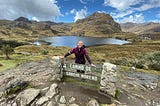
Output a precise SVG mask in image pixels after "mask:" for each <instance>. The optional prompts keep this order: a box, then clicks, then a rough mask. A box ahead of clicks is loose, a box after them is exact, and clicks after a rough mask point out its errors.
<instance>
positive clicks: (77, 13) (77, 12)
mask: <svg viewBox="0 0 160 106" xmlns="http://www.w3.org/2000/svg"><path fill="white" fill-rule="evenodd" d="M70 14H74V15H75V16H74V22H75V21H77V20H78V19H83V18H85V17H86V15H87V8H86V7H84V8H82V9H81V10H76V9H72V10H71V11H70Z"/></svg>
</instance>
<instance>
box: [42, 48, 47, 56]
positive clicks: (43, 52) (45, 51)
mask: <svg viewBox="0 0 160 106" xmlns="http://www.w3.org/2000/svg"><path fill="white" fill-rule="evenodd" d="M48 53H49V52H48V50H45V49H44V50H42V51H41V54H42V55H47V54H48Z"/></svg>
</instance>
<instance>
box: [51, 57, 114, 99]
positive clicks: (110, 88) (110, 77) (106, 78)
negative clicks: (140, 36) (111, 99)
mask: <svg viewBox="0 0 160 106" xmlns="http://www.w3.org/2000/svg"><path fill="white" fill-rule="evenodd" d="M51 62H52V64H53V68H54V69H53V70H54V71H56V75H55V76H53V77H56V76H59V75H60V77H57V78H62V77H63V72H62V71H63V68H62V66H61V64H62V60H61V59H60V58H59V56H54V57H53V58H52V60H51ZM116 69H117V68H116V65H114V64H111V63H104V64H103V70H102V74H101V80H100V91H101V92H104V93H106V94H109V95H111V96H115V91H116V79H117V76H116ZM53 79H55V78H53Z"/></svg>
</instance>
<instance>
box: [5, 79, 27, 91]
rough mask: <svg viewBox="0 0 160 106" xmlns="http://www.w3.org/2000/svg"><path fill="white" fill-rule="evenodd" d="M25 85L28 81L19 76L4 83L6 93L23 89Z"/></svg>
mask: <svg viewBox="0 0 160 106" xmlns="http://www.w3.org/2000/svg"><path fill="white" fill-rule="evenodd" d="M27 85H28V82H26V81H23V80H22V79H20V78H15V79H12V80H11V81H9V82H8V83H7V84H6V86H5V90H6V93H7V94H8V93H16V92H17V91H19V90H22V89H24V88H25V87H26V86H27Z"/></svg>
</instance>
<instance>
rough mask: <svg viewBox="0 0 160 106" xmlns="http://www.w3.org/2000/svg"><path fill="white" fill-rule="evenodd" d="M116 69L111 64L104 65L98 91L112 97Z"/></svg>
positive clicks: (114, 88)
mask: <svg viewBox="0 0 160 106" xmlns="http://www.w3.org/2000/svg"><path fill="white" fill-rule="evenodd" d="M116 70H117V67H116V65H114V64H111V63H104V64H103V70H102V75H101V81H100V91H102V92H104V93H108V94H109V95H112V96H114V95H115V90H116V81H117V73H116Z"/></svg>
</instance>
